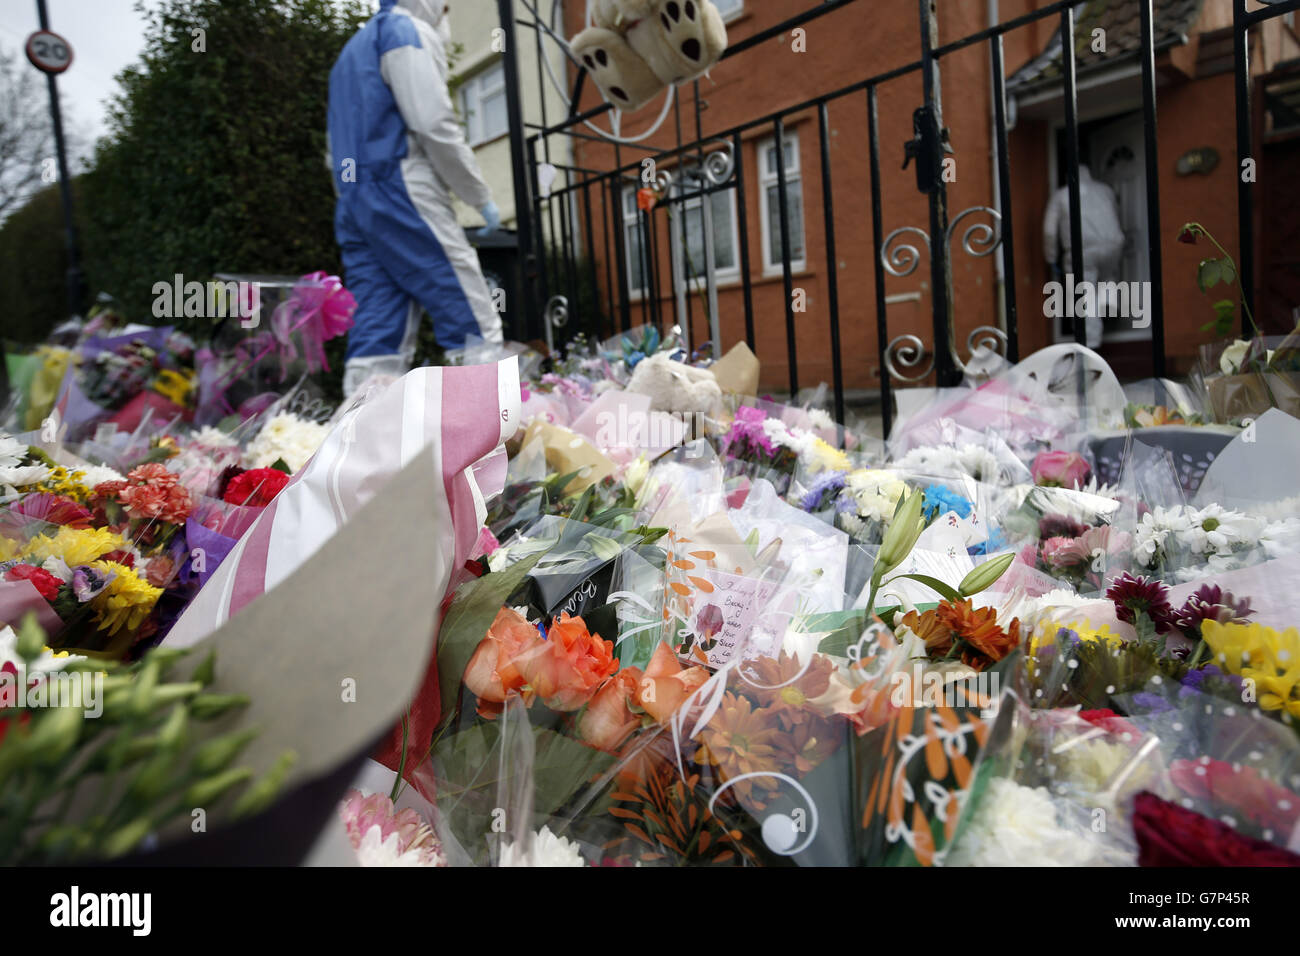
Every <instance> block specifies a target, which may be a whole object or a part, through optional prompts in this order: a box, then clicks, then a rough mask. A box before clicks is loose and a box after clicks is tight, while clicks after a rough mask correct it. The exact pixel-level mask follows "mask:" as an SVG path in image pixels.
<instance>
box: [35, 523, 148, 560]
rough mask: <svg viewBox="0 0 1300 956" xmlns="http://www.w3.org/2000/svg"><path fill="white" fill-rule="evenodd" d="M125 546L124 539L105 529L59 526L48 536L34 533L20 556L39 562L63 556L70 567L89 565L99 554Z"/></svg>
mask: <svg viewBox="0 0 1300 956" xmlns="http://www.w3.org/2000/svg"><path fill="white" fill-rule="evenodd" d="M125 547H126V539H125V538H123V537H122V536H121V535H120V534H116V533H114V532H112V531H109V530H108V529H107V528H68V527H63V528H59V530H58V531H57V532H55V533H54V535H53V536H52V537H51V536H49V535H43V534H42V535H37V536H36V537H35V538H32V540H31V541H29V542H27V545H26V546H25V547H24V548H23V549H22V552H21V555H22V558H23V560H24V561H29V562H31V563H32V564H41V563H42V562H43V561H45V560H46V559H47V558H50V557H57V558H62V559H63V563H64V564H66V565H67V566H68V567H70V568H75V567H77V566H78V565H81V564H90V563H91V562H92V561H94V560H96V559H97V558H99V557H100V556H101V555H105V554H108V552H110V551H117V550H119V549H123V548H125Z"/></svg>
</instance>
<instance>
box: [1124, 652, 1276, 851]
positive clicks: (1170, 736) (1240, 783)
mask: <svg viewBox="0 0 1300 956" xmlns="http://www.w3.org/2000/svg"><path fill="white" fill-rule="evenodd" d="M1215 682H1216V681H1215V679H1214V678H1207V677H1201V678H1199V679H1197V680H1195V682H1194V683H1190V684H1189V683H1176V682H1172V681H1170V682H1165V683H1164V685H1163V686H1159V685H1157V686H1152V687H1151V688H1150V689H1149V690H1148V691H1145V692H1142V693H1139V694H1133V695H1129V696H1127V697H1125V698H1123V702H1124V704H1125V705H1126V706H1127V707H1128V708H1129V709H1130V710H1131V711H1132V713H1131V716H1130V717H1129V720H1130V721H1131V722H1132V723H1133V724H1135V725H1136V726H1138V727H1140V728H1142V729H1143V730H1145V731H1148V732H1150V733H1152V734H1155V735H1157V736H1159V738H1160V740H1161V744H1162V749H1163V752H1164V753H1163V755H1164V759H1165V760H1166V761H1167V764H1168V777H1167V784H1166V786H1165V788H1164V789H1163V790H1157V788H1154V787H1153V788H1151V789H1153V790H1157V793H1159V794H1160V795H1162V796H1167V797H1168V799H1170V800H1172V801H1173V802H1174V803H1176V804H1178V805H1179V806H1182V807H1184V808H1186V809H1189V810H1194V811H1196V812H1197V813H1201V814H1203V815H1205V816H1207V817H1210V818H1211V819H1214V820H1218V821H1220V822H1222V823H1224V824H1226V825H1227V826H1229V827H1232V828H1233V829H1234V830H1236V831H1238V832H1239V833H1242V834H1244V835H1246V836H1249V837H1254V838H1256V839H1259V840H1263V841H1265V842H1268V843H1272V844H1274V845H1276V846H1280V847H1285V848H1288V849H1290V850H1292V851H1295V852H1300V751H1298V750H1297V747H1296V740H1295V736H1296V730H1295V728H1294V725H1293V726H1287V725H1286V724H1284V723H1282V722H1281V721H1278V720H1273V719H1269V718H1267V717H1264V716H1263V714H1262V712H1261V711H1260V710H1259V709H1258V706H1257V704H1256V703H1255V702H1253V701H1250V700H1243V699H1242V698H1243V697H1245V698H1249V697H1250V696H1251V695H1250V693H1249V692H1243V693H1239V694H1238V695H1237V697H1236V698H1235V699H1234V697H1233V696H1232V695H1231V688H1230V687H1228V686H1226V685H1227V682H1223V681H1218V683H1219V685H1220V686H1219V687H1218V688H1217V690H1216V692H1215V693H1207V692H1205V690H1204V689H1203V688H1208V687H1209V686H1210V684H1212V683H1215ZM1243 691H1244V688H1243Z"/></svg>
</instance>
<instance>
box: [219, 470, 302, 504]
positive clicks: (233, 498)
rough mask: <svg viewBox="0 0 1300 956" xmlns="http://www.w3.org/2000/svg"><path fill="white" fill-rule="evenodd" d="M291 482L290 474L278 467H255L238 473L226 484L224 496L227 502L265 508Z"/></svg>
mask: <svg viewBox="0 0 1300 956" xmlns="http://www.w3.org/2000/svg"><path fill="white" fill-rule="evenodd" d="M288 483H289V476H288V475H286V474H285V473H284V472H282V471H280V470H278V469H276V468H254V469H252V470H251V471H246V472H244V473H243V474H242V475H236V476H235V477H234V478H232V479H230V484H228V485H226V493H225V494H224V495H223V496H222V498H223V499H224V500H225V501H226V503H227V504H232V505H248V506H250V507H253V508H263V507H265V506H266V505H269V504H270V503H271V502H272V501H274V500H275V496H276V495H278V494H279V493H280V492H281V491H283V490H284V486H285V485H287V484H288Z"/></svg>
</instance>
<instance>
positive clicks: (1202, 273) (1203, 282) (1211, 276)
mask: <svg viewBox="0 0 1300 956" xmlns="http://www.w3.org/2000/svg"><path fill="white" fill-rule="evenodd" d="M1222 279H1223V263H1222V261H1221V260H1219V259H1204V260H1202V261H1201V265H1200V267H1199V268H1197V270H1196V284H1197V285H1199V286H1200V287H1201V291H1202V292H1207V293H1208V292H1209V291H1210V289H1212V288H1213V287H1214V286H1216V285H1218V284H1219V282H1220V281H1222Z"/></svg>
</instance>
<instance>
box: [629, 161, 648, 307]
mask: <svg viewBox="0 0 1300 956" xmlns="http://www.w3.org/2000/svg"><path fill="white" fill-rule="evenodd" d="M637 188H638V187H636V186H628V187H627V188H625V189H624V190H623V255H624V256H625V257H626V258H627V288H628V292H629V293H630V294H631V295H643V294H644V293H645V290H646V267H645V243H644V242H642V241H641V240H642V237H643V233H642V231H641V210H640V209H639V208H637V203H636V194H637Z"/></svg>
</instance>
